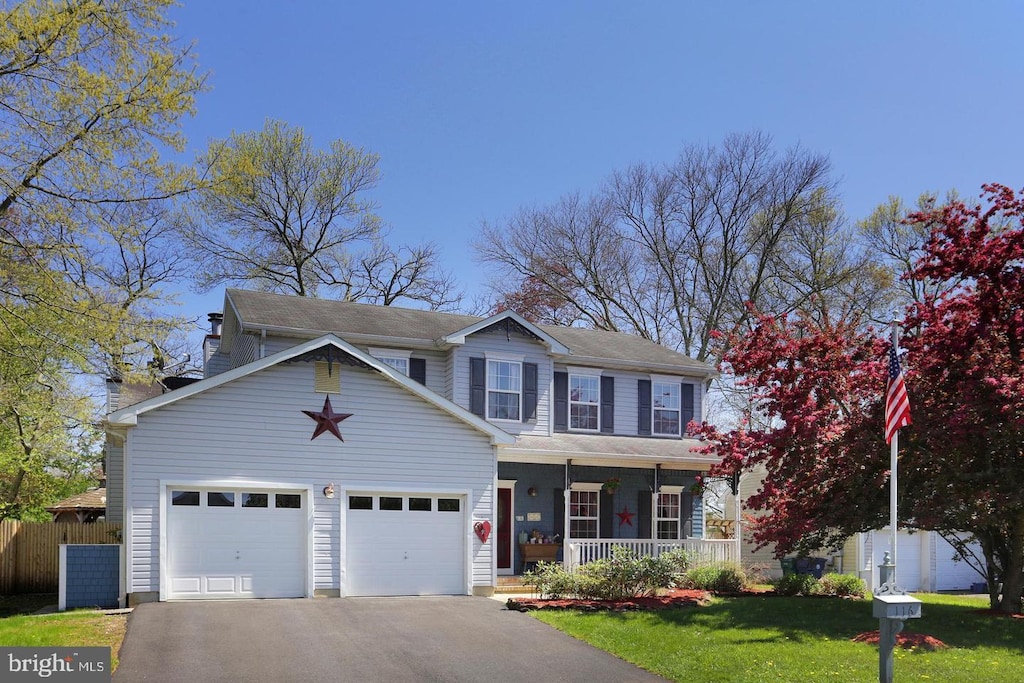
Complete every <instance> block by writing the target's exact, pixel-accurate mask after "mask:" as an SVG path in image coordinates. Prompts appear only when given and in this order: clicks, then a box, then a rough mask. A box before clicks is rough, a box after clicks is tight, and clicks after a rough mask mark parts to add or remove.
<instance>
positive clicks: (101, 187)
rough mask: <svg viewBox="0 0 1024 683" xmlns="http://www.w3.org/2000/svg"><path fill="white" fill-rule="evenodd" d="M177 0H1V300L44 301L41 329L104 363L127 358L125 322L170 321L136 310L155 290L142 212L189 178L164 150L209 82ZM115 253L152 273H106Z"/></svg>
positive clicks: (49, 339)
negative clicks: (119, 278) (185, 33)
mask: <svg viewBox="0 0 1024 683" xmlns="http://www.w3.org/2000/svg"><path fill="white" fill-rule="evenodd" d="M172 4H173V3H172V2H171V1H170V0H106V1H102V2H101V1H97V0H69V1H67V2H52V1H47V0H26V1H25V2H22V3H19V4H16V5H14V6H13V7H11V8H10V9H7V8H6V7H5V8H4V9H3V10H2V11H0V149H2V150H3V153H2V154H0V248H2V249H3V250H4V253H3V256H4V260H3V261H2V262H0V287H2V288H3V294H4V299H3V301H2V303H3V306H4V308H3V310H2V311H0V313H2V314H3V315H4V316H10V317H13V318H16V319H19V320H21V321H22V322H27V321H30V320H31V319H32V317H33V316H31V315H26V312H25V308H26V307H40V306H41V307H46V308H48V309H49V313H48V314H47V315H44V316H41V317H40V318H39V319H40V320H45V321H47V322H48V323H52V325H51V326H50V327H48V328H40V329H36V330H34V333H35V335H36V338H37V339H38V340H39V341H40V342H42V343H45V344H47V345H56V346H58V347H60V348H62V349H63V350H65V351H68V352H72V353H75V354H77V355H79V356H81V357H82V358H89V359H90V360H93V361H95V362H96V363H97V364H98V365H99V366H100V367H101V368H103V369H104V370H106V369H107V368H108V367H109V366H114V367H113V368H111V369H114V370H117V369H118V368H117V367H116V366H118V365H119V364H120V362H121V357H122V355H123V349H124V347H125V341H126V335H127V337H128V338H131V337H136V338H138V337H149V339H150V340H151V339H152V338H154V337H156V336H159V334H158V332H159V330H161V329H162V330H163V331H164V332H166V327H167V326H166V325H157V328H158V329H150V328H149V327H148V325H147V323H148V322H149V321H151V320H153V319H154V316H152V315H151V313H152V311H149V312H148V313H149V314H147V315H141V316H140V315H136V313H137V312H138V309H139V307H140V306H139V304H138V302H139V301H142V300H146V301H150V302H152V301H154V300H155V299H157V298H158V295H157V294H156V293H154V291H153V290H152V286H153V284H154V279H153V277H152V275H153V273H154V272H157V271H154V269H153V266H152V264H153V255H154V254H155V253H157V251H158V250H156V249H154V248H153V246H154V245H153V242H152V240H150V241H148V242H147V240H146V238H145V234H146V232H147V230H149V231H151V230H152V224H151V223H147V222H146V220H145V219H142V218H141V213H142V212H145V211H149V212H153V211H158V210H159V206H158V205H155V206H154V205H153V202H157V201H159V200H162V199H166V198H168V197H173V196H176V195H178V194H180V193H183V192H185V191H187V190H188V189H189V188H190V187H192V186H193V184H194V178H193V176H194V174H193V173H192V171H191V170H190V169H188V168H179V167H177V166H174V165H172V164H169V163H165V162H163V161H161V159H160V151H161V150H162V149H177V150H179V151H180V150H181V149H182V148H183V144H184V140H183V138H182V136H181V132H180V127H179V121H180V119H181V118H182V117H183V116H185V115H189V114H191V113H192V112H193V105H194V98H195V95H196V93H197V92H198V91H199V90H200V89H201V88H202V84H203V79H202V77H201V76H200V75H198V74H197V73H196V70H195V65H194V63H193V60H192V58H191V55H190V46H188V45H184V46H183V45H180V44H178V43H177V42H176V40H175V39H174V38H172V37H170V36H169V35H168V34H167V33H166V29H167V28H169V26H170V24H169V22H168V21H167V20H166V18H165V16H164V14H165V12H166V11H167V9H168V8H169V7H170V6H171V5H172ZM127 205H135V208H132V209H131V210H128V209H125V208H124V207H125V206H127ZM111 258H113V259H115V260H116V259H121V261H122V262H123V263H125V264H127V265H128V270H131V268H133V267H136V266H138V265H139V264H140V263H145V264H147V268H148V269H149V271H148V274H147V277H146V278H143V281H144V283H145V284H144V285H143V286H142V287H136V286H134V285H137V284H138V282H139V281H138V280H136V282H134V283H124V282H120V283H118V282H111V281H110V278H108V277H107V275H109V269H108V272H107V273H105V272H104V270H105V269H106V268H107V266H109V265H110V263H107V264H104V261H105V260H109V259H111ZM157 270H159V269H157ZM147 278H148V279H147ZM156 281H159V279H157V280H156ZM128 330H131V331H132V332H131V333H127V332H126V331H128ZM147 332H152V334H146V333H147ZM6 352H9V353H17V352H18V349H16V348H15V349H7V350H6ZM104 366H107V367H104ZM122 369H123V368H122Z"/></svg>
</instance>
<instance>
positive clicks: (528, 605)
mask: <svg viewBox="0 0 1024 683" xmlns="http://www.w3.org/2000/svg"><path fill="white" fill-rule="evenodd" d="M710 601H711V594H710V593H708V592H707V591H685V590H678V589H676V590H671V591H667V592H666V593H665V594H664V595H659V596H657V597H652V598H630V599H628V600H568V599H567V600H541V599H539V598H510V599H509V600H508V602H506V603H505V605H506V607H508V609H510V610H515V611H517V612H529V611H530V610H536V609H575V610H581V611H584V612H599V611H605V610H607V611H612V612H625V611H630V610H657V609H670V608H678V607H701V606H703V605H706V604H708V603H709V602H710Z"/></svg>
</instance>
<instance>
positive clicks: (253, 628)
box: [114, 597, 662, 683]
mask: <svg viewBox="0 0 1024 683" xmlns="http://www.w3.org/2000/svg"><path fill="white" fill-rule="evenodd" d="M120 657H121V663H120V666H119V667H118V669H117V672H116V673H115V675H114V681H115V683H134V682H135V681H189V682H190V683H191V682H193V681H206V682H217V681H246V683H256V682H257V681H268V682H273V683H282V682H285V681H367V682H372V681H389V682H390V681H502V682H503V683H504V682H505V681H531V682H536V681H586V682H587V683H597V682H598V681H616V682H620V681H660V680H662V679H661V678H658V677H656V676H654V675H652V674H650V673H647V672H646V671H644V670H642V669H639V668H637V667H635V666H633V665H632V664H629V663H627V662H624V661H622V660H621V659H617V658H616V657H613V656H612V655H610V654H608V653H607V652H604V651H602V650H598V649H595V648H593V647H591V646H589V645H586V644H585V643H582V642H580V641H578V640H575V639H573V638H570V637H569V636H566V635H564V634H562V633H560V632H558V631H556V630H555V629H553V628H551V627H549V626H547V625H545V624H542V623H541V622H539V621H537V620H536V619H533V618H531V617H530V616H529V615H526V614H521V613H519V612H510V611H508V610H506V609H505V607H504V605H503V604H502V603H500V602H497V601H495V600H489V599H487V598H474V597H437V598H434V597H427V598H340V599H339V598H335V599H315V600H233V601H218V602H199V601H195V602H187V603H185V602H171V603H149V604H145V605H140V606H139V607H138V608H137V609H136V610H135V611H134V612H133V613H132V615H131V617H130V618H129V620H128V635H127V637H126V638H125V641H124V644H123V645H122V646H121V653H120Z"/></svg>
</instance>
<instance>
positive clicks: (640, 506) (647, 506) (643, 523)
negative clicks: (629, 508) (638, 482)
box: [636, 490, 651, 538]
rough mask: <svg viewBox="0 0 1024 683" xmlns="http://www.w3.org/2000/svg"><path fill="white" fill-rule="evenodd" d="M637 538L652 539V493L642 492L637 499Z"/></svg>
mask: <svg viewBox="0 0 1024 683" xmlns="http://www.w3.org/2000/svg"><path fill="white" fill-rule="evenodd" d="M636 537H637V538H651V492H650V491H645V490H641V491H640V492H639V493H638V494H637V497H636Z"/></svg>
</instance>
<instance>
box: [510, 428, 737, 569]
mask: <svg viewBox="0 0 1024 683" xmlns="http://www.w3.org/2000/svg"><path fill="white" fill-rule="evenodd" d="M698 445H699V443H698V442H696V441H693V440H689V439H682V440H680V439H674V440H668V439H651V438H635V437H617V436H597V435H583V434H556V435H554V436H552V437H528V436H521V437H519V440H518V441H517V443H516V444H515V445H514V446H508V447H501V448H500V449H499V451H498V496H497V498H498V505H497V517H496V522H497V524H496V534H495V540H496V551H497V553H496V554H497V562H496V564H497V573H498V575H499V576H509V575H518V574H521V573H522V572H523V571H524V570H525V569H528V568H530V567H532V565H533V564H534V563H535V562H536V561H537V560H540V559H545V560H554V561H560V562H562V563H564V564H565V566H566V567H567V568H573V567H577V566H580V565H582V564H586V563H587V562H591V561H594V560H597V559H600V558H605V557H610V556H611V553H612V548H614V547H615V546H625V547H627V548H630V549H632V550H634V551H635V552H636V553H638V554H643V555H652V556H657V555H659V554H661V553H663V552H667V551H669V550H674V549H680V548H681V549H683V550H685V551H686V552H688V553H690V554H692V555H693V556H694V559H695V561H697V562H699V563H701V564H703V563H710V562H720V561H738V559H739V553H738V547H737V543H736V541H735V540H734V539H725V540H722V539H706V538H704V526H705V525H704V521H705V520H704V504H703V497H702V493H703V491H702V487H701V486H700V484H699V483H698V481H699V480H698V476H700V475H703V473H705V472H706V471H707V469H708V468H709V467H710V466H711V465H712V464H714V463H715V462H716V459H715V458H714V456H707V455H703V454H699V453H695V452H693V451H691V450H690V449H691V448H694V447H697V446H698Z"/></svg>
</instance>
